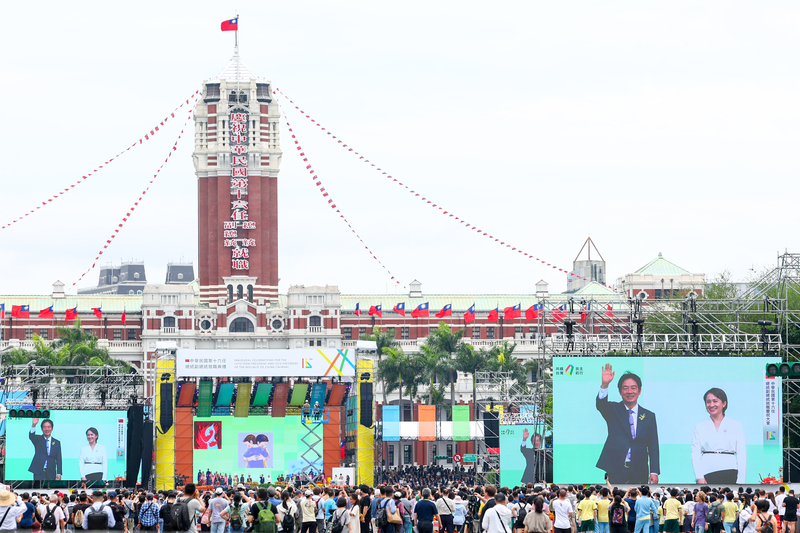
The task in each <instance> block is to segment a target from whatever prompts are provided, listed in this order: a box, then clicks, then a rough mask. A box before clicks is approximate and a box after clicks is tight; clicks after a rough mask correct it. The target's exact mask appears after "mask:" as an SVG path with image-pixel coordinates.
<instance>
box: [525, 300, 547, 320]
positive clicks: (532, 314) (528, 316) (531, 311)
mask: <svg viewBox="0 0 800 533" xmlns="http://www.w3.org/2000/svg"><path fill="white" fill-rule="evenodd" d="M542 307H543V306H542V304H534V305H532V306H530V307H529V308H527V309H526V310H525V320H538V318H539V311H541V310H542Z"/></svg>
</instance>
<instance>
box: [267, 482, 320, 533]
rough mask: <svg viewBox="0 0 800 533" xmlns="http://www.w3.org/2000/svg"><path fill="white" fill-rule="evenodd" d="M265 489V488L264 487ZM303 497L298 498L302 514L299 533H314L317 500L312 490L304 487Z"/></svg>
mask: <svg viewBox="0 0 800 533" xmlns="http://www.w3.org/2000/svg"><path fill="white" fill-rule="evenodd" d="M264 490H265V491H266V489H264ZM304 496H305V497H304V498H303V499H302V500H300V510H301V511H302V514H303V522H302V524H303V525H302V526H301V529H300V533H314V530H315V529H316V528H317V502H315V501H314V498H313V496H314V492H313V491H311V490H309V489H306V492H305V495H304Z"/></svg>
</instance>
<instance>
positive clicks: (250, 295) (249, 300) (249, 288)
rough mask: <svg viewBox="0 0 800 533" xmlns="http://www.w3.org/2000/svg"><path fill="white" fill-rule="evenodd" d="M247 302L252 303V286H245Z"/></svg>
mask: <svg viewBox="0 0 800 533" xmlns="http://www.w3.org/2000/svg"><path fill="white" fill-rule="evenodd" d="M247 301H248V302H250V303H253V286H252V285H248V286H247Z"/></svg>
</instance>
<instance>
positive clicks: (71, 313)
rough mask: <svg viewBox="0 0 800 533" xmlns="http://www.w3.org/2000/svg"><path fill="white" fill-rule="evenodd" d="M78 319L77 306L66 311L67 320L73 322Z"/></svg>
mask: <svg viewBox="0 0 800 533" xmlns="http://www.w3.org/2000/svg"><path fill="white" fill-rule="evenodd" d="M76 318H78V306H77V305H76V306H75V307H73V308H72V309H67V320H75V319H76Z"/></svg>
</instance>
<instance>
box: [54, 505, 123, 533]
mask: <svg viewBox="0 0 800 533" xmlns="http://www.w3.org/2000/svg"><path fill="white" fill-rule="evenodd" d="M55 511H56V504H54V503H52V504H49V505H48V506H47V512H46V513H45V515H44V518H43V519H42V530H44V531H55V530H56V527H57V526H56V515H55ZM106 525H108V524H106ZM104 529H105V528H104Z"/></svg>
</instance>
